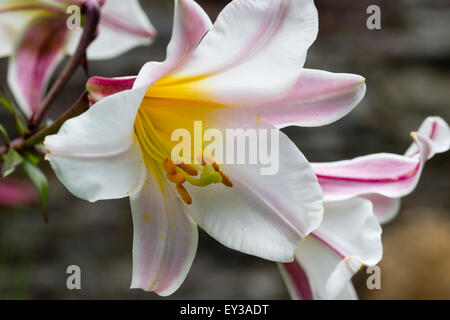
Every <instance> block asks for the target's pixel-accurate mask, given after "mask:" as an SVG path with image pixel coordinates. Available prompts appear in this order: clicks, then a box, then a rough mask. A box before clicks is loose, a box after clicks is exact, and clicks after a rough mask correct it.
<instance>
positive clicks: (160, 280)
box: [131, 174, 198, 296]
mask: <svg viewBox="0 0 450 320" xmlns="http://www.w3.org/2000/svg"><path fill="white" fill-rule="evenodd" d="M163 189H164V190H162V189H161V185H160V184H159V182H158V181H156V179H155V178H154V177H152V176H151V174H149V177H148V181H147V182H146V184H145V185H144V188H143V189H142V190H141V191H140V192H139V194H137V195H134V196H132V197H131V210H132V214H133V224H134V240H133V280H132V284H131V288H140V289H144V290H146V291H155V292H156V293H158V294H159V295H162V296H167V295H170V294H172V293H173V292H175V291H176V290H177V289H178V288H179V287H180V285H181V284H182V283H183V281H184V279H185V278H186V275H187V274H188V271H189V269H190V267H191V264H192V261H193V260H194V256H195V253H196V251H197V240H198V235H197V226H196V225H195V223H194V222H193V221H192V219H191V218H190V217H189V216H188V215H187V214H186V213H185V210H184V204H183V203H181V200H180V199H178V198H177V196H176V195H175V193H174V191H173V190H172V186H170V185H169V184H166V185H164V183H163Z"/></svg>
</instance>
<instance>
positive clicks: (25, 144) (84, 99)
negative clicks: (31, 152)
mask: <svg viewBox="0 0 450 320" xmlns="http://www.w3.org/2000/svg"><path fill="white" fill-rule="evenodd" d="M87 109H89V99H88V93H87V92H86V91H85V92H83V94H82V95H81V96H80V97H79V98H78V99H77V101H76V102H75V104H73V105H72V106H71V107H70V108H69V110H67V111H66V112H65V113H64V114H63V115H61V116H60V117H59V118H58V119H57V120H56V121H55V122H54V123H53V124H52V125H51V126H49V127H48V128H45V129H43V130H41V131H39V132H37V133H35V134H34V135H32V136H31V137H29V138H27V139H24V138H22V137H19V138H17V139H15V140H14V141H12V142H11V144H10V148H14V149H16V150H18V151H20V150H23V149H26V148H32V147H34V146H35V145H36V144H38V143H40V142H41V141H42V140H44V138H45V137H46V136H48V135H50V134H55V133H57V132H58V130H59V128H61V126H62V125H63V124H64V122H66V121H67V120H68V119H71V118H73V117H76V116H78V115H80V114H82V113H83V112H85V111H86V110H87ZM8 150H9V148H8V147H7V146H2V147H0V156H2V155H3V154H5V153H6V152H8Z"/></svg>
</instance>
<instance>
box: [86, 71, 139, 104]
mask: <svg viewBox="0 0 450 320" xmlns="http://www.w3.org/2000/svg"><path fill="white" fill-rule="evenodd" d="M135 81H136V77H122V78H104V77H92V78H90V79H89V80H88V82H87V84H86V90H87V91H88V93H89V99H90V100H91V102H93V103H95V102H97V101H100V100H101V99H103V98H105V97H107V96H110V95H112V94H115V93H118V92H121V91H124V90H129V89H131V88H133V84H134V82H135Z"/></svg>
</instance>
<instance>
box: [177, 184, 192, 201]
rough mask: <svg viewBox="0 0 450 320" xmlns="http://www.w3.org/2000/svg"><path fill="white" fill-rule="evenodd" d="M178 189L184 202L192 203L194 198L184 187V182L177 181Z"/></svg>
mask: <svg viewBox="0 0 450 320" xmlns="http://www.w3.org/2000/svg"><path fill="white" fill-rule="evenodd" d="M177 191H178V193H179V194H180V196H181V199H183V201H184V202H186V204H191V203H192V198H191V196H190V195H189V193H188V192H187V190H186V189H185V188H184V187H183V185H182V184H180V183H177Z"/></svg>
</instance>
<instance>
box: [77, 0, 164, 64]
mask: <svg viewBox="0 0 450 320" xmlns="http://www.w3.org/2000/svg"><path fill="white" fill-rule="evenodd" d="M155 37H156V30H155V28H154V27H153V25H152V24H151V22H150V20H149V19H148V17H147V15H146V14H145V12H144V10H143V9H142V7H141V5H140V4H139V1H138V0H127V1H124V0H107V1H105V3H104V5H103V6H102V8H101V15H100V22H99V32H98V37H97V38H96V39H95V40H94V42H93V43H92V44H91V45H90V46H89V49H88V52H87V54H88V58H89V59H91V60H97V59H110V58H113V57H117V56H119V55H121V54H123V53H125V52H127V51H129V50H130V49H133V48H135V47H137V46H141V45H149V44H151V43H152V42H153V40H154V39H155ZM76 42H77V41H76Z"/></svg>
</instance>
